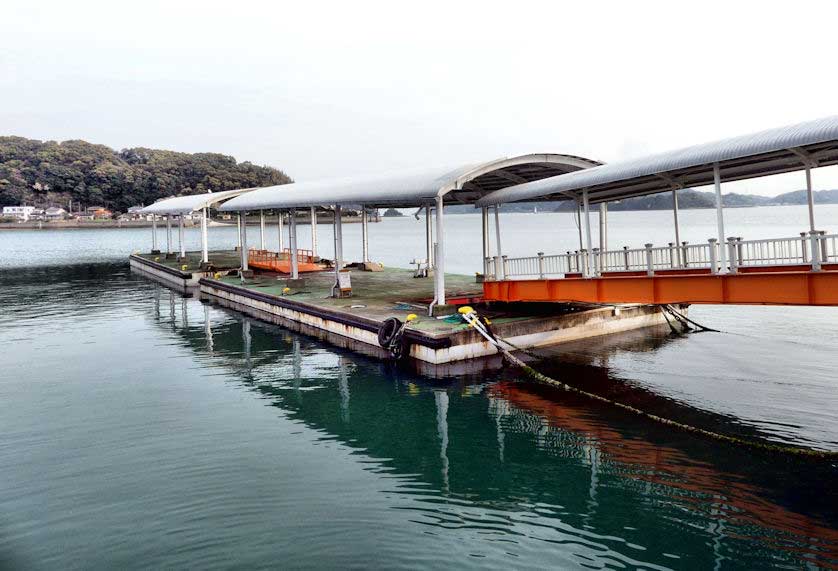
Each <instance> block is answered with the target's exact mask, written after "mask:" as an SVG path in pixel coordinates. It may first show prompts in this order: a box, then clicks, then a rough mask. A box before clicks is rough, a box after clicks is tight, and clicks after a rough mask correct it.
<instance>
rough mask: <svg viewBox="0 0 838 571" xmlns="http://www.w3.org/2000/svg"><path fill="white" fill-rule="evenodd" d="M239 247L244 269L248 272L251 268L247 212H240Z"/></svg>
mask: <svg viewBox="0 0 838 571" xmlns="http://www.w3.org/2000/svg"><path fill="white" fill-rule="evenodd" d="M239 248H240V249H241V266H242V271H245V272H246V271H247V270H249V269H250V268H249V267H248V265H247V212H239ZM242 279H243V278H242Z"/></svg>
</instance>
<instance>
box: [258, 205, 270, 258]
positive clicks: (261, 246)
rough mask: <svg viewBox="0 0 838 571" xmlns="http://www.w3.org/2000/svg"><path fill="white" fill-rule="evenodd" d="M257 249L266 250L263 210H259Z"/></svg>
mask: <svg viewBox="0 0 838 571" xmlns="http://www.w3.org/2000/svg"><path fill="white" fill-rule="evenodd" d="M259 249H260V250H267V249H268V248H267V246H265V211H264V210H260V211H259Z"/></svg>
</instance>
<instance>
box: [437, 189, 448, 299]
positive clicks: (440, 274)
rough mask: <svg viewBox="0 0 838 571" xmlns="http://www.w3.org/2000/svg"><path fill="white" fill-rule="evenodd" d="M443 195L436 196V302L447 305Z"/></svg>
mask: <svg viewBox="0 0 838 571" xmlns="http://www.w3.org/2000/svg"><path fill="white" fill-rule="evenodd" d="M442 210H443V207H442V195H438V196H437V197H436V256H435V258H436V259H435V262H436V269H435V271H434V278H435V279H436V286H437V287H436V290H437V291H436V303H437V305H445V228H444V226H443V219H442Z"/></svg>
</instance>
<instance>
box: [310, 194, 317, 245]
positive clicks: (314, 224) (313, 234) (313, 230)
mask: <svg viewBox="0 0 838 571" xmlns="http://www.w3.org/2000/svg"><path fill="white" fill-rule="evenodd" d="M311 255H312V256H316V255H317V207H316V206H312V207H311Z"/></svg>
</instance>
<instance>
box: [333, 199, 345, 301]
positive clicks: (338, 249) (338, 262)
mask: <svg viewBox="0 0 838 571" xmlns="http://www.w3.org/2000/svg"><path fill="white" fill-rule="evenodd" d="M341 216H342V214H341V211H340V204H336V205H335V221H334V235H335V287H334V288H333V290H332V295H333V296H334V297H337V296H338V295H339V289H340V285H339V284H340V281H339V278H338V274H339V273H340V270H341V268H342V267H343V227H342V225H341V219H340V217H341Z"/></svg>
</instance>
